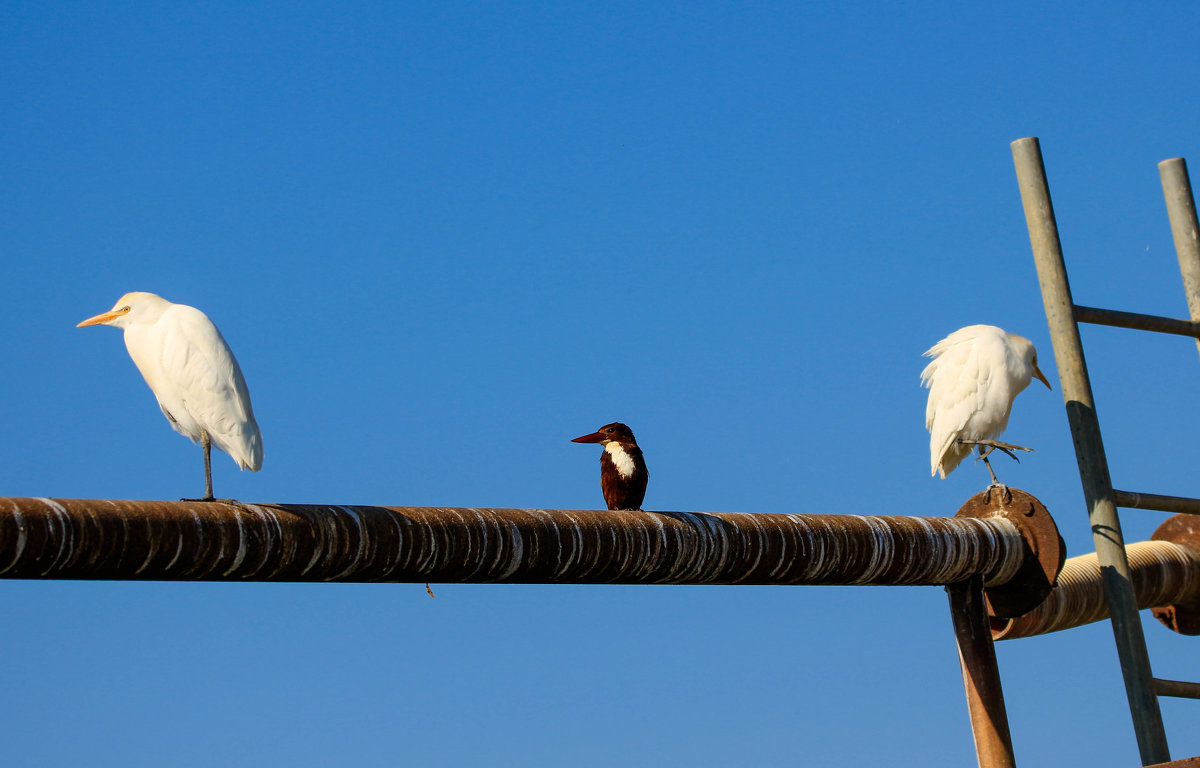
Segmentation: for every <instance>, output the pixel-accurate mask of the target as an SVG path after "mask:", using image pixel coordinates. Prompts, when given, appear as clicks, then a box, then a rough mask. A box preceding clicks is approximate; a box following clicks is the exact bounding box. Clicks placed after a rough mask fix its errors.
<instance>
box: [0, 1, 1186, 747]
mask: <svg viewBox="0 0 1200 768" xmlns="http://www.w3.org/2000/svg"><path fill="white" fill-rule="evenodd" d="M1198 16H1200V11H1198V10H1197V8H1196V7H1195V5H1194V4H1192V3H1184V2H1167V3H1156V4H1152V5H1150V6H1148V5H1146V4H1133V3H1128V4H1125V3H1106V2H1101V3H1087V4H1082V3H1070V4H1046V3H1024V2H1022V3H1007V4H1003V5H1002V6H1001V5H999V4H992V5H990V6H988V7H979V8H973V9H972V8H968V7H967V6H959V7H954V8H951V7H949V6H945V5H942V4H931V3H905V4H900V3H895V4H892V3H887V4H885V3H878V4H876V3H854V2H842V3H829V4H811V3H797V2H790V3H755V4H743V3H710V2H696V3H686V4H685V3H678V4H676V3H660V2H636V3H626V2H613V3H574V2H556V3H544V4H530V3H377V4H376V3H358V2H338V3H313V2H289V3H261V4H254V5H249V6H248V5H247V4H245V3H226V4H223V3H212V4H204V5H200V6H190V7H189V6H184V5H182V4H175V3H168V4H164V3H121V4H111V3H110V4H75V3H72V4H64V3H26V2H19V3H17V2H4V3H2V4H0V115H2V117H0V147H2V149H0V178H3V184H0V224H2V226H0V259H2V260H3V275H4V278H5V280H4V283H5V288H6V291H5V295H6V299H7V301H8V302H9V303H8V309H7V311H6V312H5V316H6V317H7V320H8V323H7V327H8V332H7V333H4V334H0V359H3V361H4V364H5V374H6V375H5V376H4V388H5V391H4V397H3V403H4V404H5V405H4V407H3V416H4V423H5V426H6V432H7V439H5V440H4V441H2V442H0V467H2V469H0V477H2V478H3V488H2V489H0V495H6V496H56V497H69V498H75V497H82V498H133V499H173V498H178V497H180V496H194V495H197V494H199V493H200V491H201V489H202V480H203V477H202V472H201V461H200V452H199V450H198V449H197V448H195V447H194V446H192V445H191V444H189V443H188V442H187V441H186V440H184V439H183V438H181V437H180V436H178V435H176V434H174V433H173V432H172V431H171V430H170V429H169V428H168V426H167V424H166V422H165V421H164V420H163V418H162V416H161V414H160V413H159V412H158V409H157V408H156V407H155V405H154V401H153V398H152V397H151V395H150V392H149V390H148V389H147V388H146V386H145V385H144V384H143V382H142V380H141V378H140V377H139V376H138V374H137V371H136V370H135V368H134V367H133V364H132V363H131V362H130V360H129V359H128V356H127V355H126V353H125V350H124V347H123V345H122V343H121V338H120V333H119V332H117V331H114V330H112V329H108V328H98V329H97V328H89V329H79V330H77V329H76V328H75V327H74V326H75V324H76V323H77V322H78V321H80V320H82V319H84V318H86V317H89V316H91V315H94V314H96V313H98V312H101V311H103V310H106V309H108V308H109V307H111V306H112V304H113V302H114V301H115V300H116V299H117V297H119V296H120V295H121V294H123V293H125V292H126V291H131V290H147V291H153V292H156V293H159V294H161V295H163V296H165V297H166V298H168V299H171V300H173V301H177V302H182V303H187V304H193V305H195V306H198V307H200V308H201V309H203V310H204V311H205V312H207V313H208V314H209V315H210V317H212V318H213V319H214V321H216V323H217V324H218V325H219V326H220V328H221V329H222V331H223V333H224V335H225V337H226V338H227V339H228V340H229V342H230V344H231V345H232V347H233V349H234V351H235V353H236V354H237V356H238V358H239V360H240V361H241V365H242V368H243V370H244V371H245V374H246V378H247V380H248V381H249V385H250V390H251V393H252V395H253V402H254V408H255V412H256V414H257V416H258V420H259V423H260V425H261V427H262V430H263V433H264V438H265V446H266V460H265V464H264V467H263V470H262V471H261V472H260V473H258V474H250V473H240V472H238V471H237V470H236V468H235V466H234V465H233V463H232V462H231V461H230V460H229V458H228V457H227V456H225V455H224V454H220V455H214V473H215V478H214V481H215V484H216V490H217V493H218V495H225V496H234V497H237V498H241V499H244V500H247V501H264V502H297V503H303V502H312V503H359V504H385V505H438V506H468V505H470V506H496V507H546V508H560V507H562V508H595V507H597V506H599V505H600V503H601V499H600V491H599V483H598V477H597V476H598V469H597V464H598V458H597V456H598V450H597V449H596V447H595V446H580V445H573V444H571V443H570V442H568V441H569V439H570V438H572V437H575V436H577V435H580V434H583V433H586V432H590V431H592V430H594V429H595V428H596V427H598V426H600V425H601V424H604V423H606V422H609V421H613V420H621V421H625V422H627V423H628V424H630V425H631V426H632V427H633V429H634V431H635V432H636V434H637V436H638V438H639V441H640V442H641V444H642V446H643V448H644V450H645V452H646V455H647V458H648V461H649V465H650V471H651V482H650V489H649V492H648V494H647V497H646V508H647V509H670V510H693V511H726V512H812V513H848V514H858V513H883V514H914V515H952V514H953V513H954V512H955V511H956V510H957V509H958V507H959V506H960V505H961V504H962V502H963V501H965V500H966V499H967V498H968V497H969V496H971V495H972V494H973V493H975V492H977V491H978V490H980V489H981V488H982V487H983V486H984V485H985V483H986V472H985V471H984V470H983V468H982V467H971V466H964V467H962V468H961V469H959V470H958V471H957V472H955V473H954V474H953V475H951V476H950V478H948V479H947V480H944V481H943V480H936V479H931V478H930V477H929V469H928V467H929V456H928V438H927V434H926V432H925V430H924V429H923V419H924V395H925V392H924V390H922V389H920V388H919V385H918V374H919V372H920V370H921V368H922V366H923V365H924V362H925V361H924V360H923V359H922V358H921V357H920V354H921V352H922V351H924V350H925V349H927V348H928V347H929V346H931V345H932V344H933V343H934V342H935V341H937V340H938V339H939V338H941V337H942V336H944V335H945V334H947V333H948V332H950V331H952V330H954V329H955V328H958V327H960V326H962V325H967V324H970V323H978V322H987V323H994V324H997V325H1001V326H1003V327H1005V328H1007V329H1009V330H1012V331H1016V332H1020V333H1022V334H1024V335H1026V336H1029V337H1030V338H1031V339H1033V341H1034V342H1035V343H1036V344H1037V345H1038V346H1039V348H1040V349H1041V350H1042V360H1043V368H1044V369H1045V370H1046V371H1047V374H1048V375H1049V376H1050V379H1051V382H1052V383H1053V384H1054V385H1055V391H1054V392H1047V391H1046V390H1045V389H1044V388H1042V387H1040V385H1036V384H1035V386H1034V387H1032V388H1031V389H1029V390H1028V391H1027V392H1026V393H1025V394H1024V395H1022V396H1021V398H1020V399H1019V400H1018V402H1017V408H1016V410H1015V413H1014V416H1013V419H1012V422H1011V424H1010V428H1009V432H1008V433H1007V436H1008V438H1009V439H1011V440H1012V441H1013V442H1018V443H1020V444H1023V445H1029V446H1032V447H1035V448H1036V449H1037V451H1038V452H1037V453H1036V454H1032V455H1030V456H1029V457H1027V458H1025V459H1023V461H1022V463H1021V464H1020V465H1013V464H1012V463H1011V462H1008V461H1007V460H1004V459H1001V460H1000V461H999V462H997V471H998V472H999V473H1000V476H1001V478H1002V479H1004V480H1006V481H1008V482H1009V483H1010V484H1012V485H1014V486H1016V487H1020V488H1024V489H1026V490H1028V491H1030V492H1032V493H1034V494H1035V495H1037V496H1039V497H1040V498H1041V499H1042V500H1043V501H1044V502H1045V503H1046V505H1047V506H1048V507H1049V508H1050V510H1051V512H1052V513H1053V514H1054V515H1055V517H1056V519H1057V520H1058V521H1059V524H1060V527H1061V528H1062V531H1063V534H1064V536H1065V538H1066V540H1067V544H1068V551H1069V554H1070V555H1077V554H1082V553H1085V552H1090V551H1092V549H1093V547H1092V543H1091V537H1090V534H1089V531H1088V526H1087V521H1086V515H1085V510H1084V506H1083V500H1082V493H1081V491H1080V486H1079V481H1078V477H1077V475H1076V468H1075V458H1074V454H1073V451H1072V447H1071V441H1070V437H1069V433H1068V429H1067V422H1066V415H1065V411H1064V409H1063V405H1062V399H1061V393H1060V391H1059V390H1058V378H1057V375H1056V374H1055V370H1054V364H1053V362H1052V359H1053V355H1052V352H1051V350H1050V345H1049V339H1048V336H1047V332H1046V323H1045V318H1044V315H1043V313H1042V305H1041V298H1040V296H1039V294H1038V289H1037V282H1036V277H1035V274H1034V267H1033V262H1032V258H1031V255H1030V248H1029V240H1028V236H1027V233H1026V229H1025V222H1024V217H1023V214H1022V211H1021V204H1020V199H1019V195H1018V191H1017V185H1016V181H1015V177H1014V174H1013V168H1012V160H1011V155H1010V150H1009V142H1011V141H1012V140H1014V139H1018V138H1021V137H1024V136H1031V135H1033V136H1038V137H1040V138H1041V140H1042V147H1043V151H1044V153H1045V156H1046V162H1047V167H1048V172H1049V176H1050V183H1051V190H1052V193H1053V195H1054V202H1055V205H1056V207H1057V213H1058V217H1059V225H1060V230H1061V233H1062V236H1063V241H1064V249H1065V252H1066V256H1067V261H1068V267H1069V269H1070V271H1071V279H1072V286H1073V288H1074V290H1075V296H1076V299H1077V300H1078V301H1079V302H1080V303H1084V304H1092V305H1098V306H1109V307H1113V308H1117V309H1125V310H1130V311H1141V312H1154V313H1161V314H1167V315H1171V316H1185V315H1186V313H1187V309H1186V304H1185V300H1184V295H1183V291H1182V287H1181V285H1180V281H1179V275H1178V269H1177V266H1176V262H1175V255H1174V250H1173V246H1172V243H1171V237H1170V230H1169V228H1168V224H1167V217H1166V213H1165V209H1164V207H1163V202H1162V193H1161V188H1160V185H1159V179H1158V173H1157V169H1156V167H1155V164H1156V163H1157V162H1158V161H1160V160H1162V159H1165V158H1168V157H1175V156H1184V157H1188V158H1189V159H1190V160H1191V161H1192V163H1193V169H1194V170H1193V176H1194V177H1196V176H1197V174H1198V173H1200V170H1196V169H1200V132H1198V128H1200V93H1198V90H1197V72H1198V71H1200V47H1198V46H1197V45H1196V38H1195V32H1196V30H1197V28H1198V25H1197V22H1198V21H1200V19H1198ZM1084 341H1085V345H1086V348H1087V352H1088V355H1089V362H1090V363H1091V364H1092V375H1093V384H1094V387H1095V390H1096V400H1097V407H1098V413H1099V416H1100V419H1101V425H1102V428H1103V429H1104V435H1105V439H1106V443H1107V446H1108V448H1109V457H1110V463H1111V466H1112V472H1113V479H1114V483H1115V484H1116V485H1118V486H1119V487H1124V488H1128V489H1130V490H1139V491H1151V492H1159V493H1174V494H1180V495H1198V494H1200V489H1198V488H1197V487H1196V482H1195V477H1196V473H1195V466H1194V455H1193V454H1194V451H1193V450H1192V446H1193V445H1194V444H1195V434H1196V425H1197V424H1198V423H1200V412H1198V411H1200V406H1198V405H1197V400H1196V398H1195V396H1194V391H1195V386H1196V381H1197V379H1196V376H1197V373H1200V367H1198V364H1200V359H1198V358H1197V352H1196V346H1195V344H1194V343H1193V342H1191V341H1190V340H1188V339H1182V338H1155V337H1150V338H1147V337H1146V336H1145V335H1140V334H1135V333H1134V332H1131V331H1122V330H1116V329H1096V328H1090V329H1085V331H1084ZM1162 518H1163V516H1161V515H1158V514H1156V513H1143V512H1126V513H1125V514H1124V520H1125V531H1126V534H1127V537H1128V538H1129V539H1130V540H1140V539H1143V538H1146V537H1148V536H1149V534H1150V532H1151V531H1152V530H1153V529H1154V527H1155V526H1156V525H1157V524H1158V523H1159V522H1160V521H1161V519H1162ZM436 591H437V598H436V599H433V600H431V599H429V597H427V596H426V595H425V591H424V589H423V588H422V587H421V585H419V584H418V585H403V584H402V585H271V584H245V585H242V584H176V583H145V584H140V583H135V584H130V583H38V582H10V581H5V582H0V608H2V609H3V612H4V614H5V616H6V620H5V622H4V625H5V627H6V631H4V632H0V659H3V661H2V662H0V689H3V690H4V691H5V693H6V695H5V696H3V697H2V698H0V735H2V736H3V739H2V740H0V757H2V759H3V762H4V764H5V765H8V766H47V765H89V766H123V767H124V766H160V765H170V766H184V767H187V766H211V765H226V766H259V765H289V766H328V765H360V766H385V765H386V766H391V765H414V766H416V765H497V766H562V765H575V766H612V765H632V766H659V765H668V766H671V765H687V766H729V765H756V766H777V765H778V766H782V765H863V764H881V765H917V764H920V765H927V766H952V765H953V766H960V765H969V764H973V761H974V750H973V746H972V742H971V735H970V729H969V726H968V721H967V713H966V707H965V704H964V700H963V694H962V686H961V680H960V677H959V669H958V662H957V658H956V654H955V650H954V643H953V637H952V632H951V629H950V622H949V616H948V611H947V608H946V598H945V595H944V592H943V591H942V590H941V589H940V588H817V587H811V588H810V587H802V588H768V587H736V588H734V587H714V588H699V587H572V586H520V585H518V586H485V585H437V586H436ZM1147 636H1148V641H1149V643H1150V648H1151V653H1152V659H1153V661H1154V663H1155V672H1156V674H1158V675H1159V676H1162V677H1168V678H1176V679H1193V680H1195V679H1200V664H1198V663H1197V661H1196V659H1197V655H1196V650H1197V645H1196V642H1197V641H1195V640H1194V639H1191V638H1181V637H1177V636H1175V635H1173V634H1171V633H1170V632H1168V631H1167V630H1166V629H1164V628H1162V627H1160V626H1158V625H1157V623H1156V622H1154V621H1153V620H1152V619H1148V623H1147ZM998 652H999V657H1000V664H1001V669H1002V674H1003V680H1004V685H1005V694H1006V697H1007V701H1008V707H1009V717H1010V719H1011V721H1012V730H1013V738H1014V741H1015V744H1016V751H1017V759H1018V764H1020V765H1022V766H1040V765H1046V766H1049V765H1061V764H1067V763H1072V764H1080V765H1082V764H1087V765H1094V766H1129V765H1135V764H1137V750H1136V746H1135V742H1134V737H1133V731H1132V727H1131V726H1130V723H1129V715H1128V710H1127V709H1126V705H1125V699H1124V692H1123V689H1122V687H1121V682H1120V676H1119V670H1118V665H1117V659H1116V653H1115V650H1114V645H1113V640H1112V635H1111V631H1110V629H1109V627H1108V625H1107V624H1100V625H1095V626H1092V627H1089V628H1084V629H1079V630H1075V631H1072V632H1069V633H1060V634H1058V635H1054V636H1047V637H1042V638H1036V639H1031V640H1022V641H1015V642H1007V643H1003V644H1001V645H1000V646H999V647H998ZM1163 706H1164V712H1165V715H1166V718H1167V727H1168V735H1169V737H1170V740H1171V745H1172V753H1173V756H1175V757H1185V756H1190V755H1196V754H1200V729H1197V728H1196V727H1195V722H1196V718H1197V716H1200V709H1198V707H1200V704H1196V703H1193V702H1186V701H1176V700H1164V705H1163Z"/></svg>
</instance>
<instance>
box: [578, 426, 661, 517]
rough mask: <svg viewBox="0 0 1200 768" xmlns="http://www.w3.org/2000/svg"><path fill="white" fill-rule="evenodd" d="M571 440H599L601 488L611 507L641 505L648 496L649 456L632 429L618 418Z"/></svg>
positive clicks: (634, 506)
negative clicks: (647, 465) (600, 448)
mask: <svg viewBox="0 0 1200 768" xmlns="http://www.w3.org/2000/svg"><path fill="white" fill-rule="evenodd" d="M571 442H572V443H600V444H601V445H603V446H604V453H602V454H600V489H601V490H602V491H604V503H606V504H608V508H609V509H641V508H642V499H644V498H646V481H647V480H648V479H649V478H650V473H649V472H647V471H646V460H645V459H644V458H642V449H641V448H638V444H637V440H635V439H634V437H633V430H631V429H630V428H629V427H627V426H625V425H624V424H622V423H621V422H619V421H614V422H613V423H612V424H606V425H604V426H603V427H600V430H599V431H597V432H593V433H592V434H590V435H584V436H583V437H577V438H575V439H574V440H572V441H571Z"/></svg>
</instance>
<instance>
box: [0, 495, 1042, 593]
mask: <svg viewBox="0 0 1200 768" xmlns="http://www.w3.org/2000/svg"><path fill="white" fill-rule="evenodd" d="M1028 550H1029V547H1028V545H1027V543H1026V541H1025V539H1024V538H1023V537H1022V534H1021V532H1020V531H1019V530H1018V527H1017V526H1016V525H1014V523H1012V522H1011V521H1009V520H1008V519H1006V518H1003V517H996V518H987V519H975V518H951V517H883V516H868V515H788V514H737V513H713V514H708V513H704V514H701V513H690V512H613V511H598V510H590V511H587V510H543V509H473V508H471V509H464V508H431V507H350V506H304V505H290V504H288V505H285V504H238V505H236V506H235V505H230V504H222V503H203V502H158V501H89V500H66V499H58V500H52V499H28V498H0V577H4V578H42V579H146V580H169V581H191V580H214V581H350V582H380V581H392V582H416V583H421V582H525V583H621V584H880V585H884V584H891V585H901V584H913V585H917V584H926V585H934V584H936V585H945V584H952V583H955V582H958V581H962V580H963V579H966V578H969V577H970V576H972V575H975V574H981V575H983V576H984V578H985V579H986V581H987V583H988V584H989V585H993V584H1003V583H1005V582H1006V581H1008V580H1010V579H1012V577H1013V575H1014V574H1016V573H1017V572H1018V570H1020V568H1021V566H1022V564H1023V563H1025V561H1026V560H1027V559H1028V558H1029V557H1031V555H1030V554H1029V552H1028Z"/></svg>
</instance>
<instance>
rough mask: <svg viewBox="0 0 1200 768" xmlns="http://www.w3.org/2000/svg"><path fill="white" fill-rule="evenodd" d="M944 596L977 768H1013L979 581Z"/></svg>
mask: <svg viewBox="0 0 1200 768" xmlns="http://www.w3.org/2000/svg"><path fill="white" fill-rule="evenodd" d="M946 594H947V595H949V597H950V618H951V620H952V621H953V622H954V639H955V641H957V643H958V661H959V664H960V665H962V674H963V688H964V689H966V693H967V710H968V711H969V712H970V714H971V733H972V734H973V735H974V737H975V755H976V757H977V758H978V760H979V768H1016V765H1017V763H1016V758H1014V757H1013V746H1012V736H1011V735H1010V734H1009V732H1008V712H1006V711H1005V709H1004V691H1003V690H1001V688H1000V669H999V667H998V666H997V664H996V646H995V645H993V644H992V629H991V626H990V625H989V624H988V612H987V602H986V601H985V599H984V597H983V577H982V576H972V577H971V578H970V579H967V580H966V581H960V582H959V583H957V584H951V585H949V586H948V587H946Z"/></svg>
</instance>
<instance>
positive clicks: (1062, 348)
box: [1012, 138, 1171, 765]
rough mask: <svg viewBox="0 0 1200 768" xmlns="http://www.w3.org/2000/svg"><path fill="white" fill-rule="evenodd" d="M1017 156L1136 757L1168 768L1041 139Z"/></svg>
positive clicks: (1016, 147) (1015, 147) (1020, 145)
mask: <svg viewBox="0 0 1200 768" xmlns="http://www.w3.org/2000/svg"><path fill="white" fill-rule="evenodd" d="M1012 153H1013V163H1014V164H1015V166H1016V171H1017V182H1018V183H1019V185H1020V187H1021V202H1022V204H1023V205H1024V207H1025V222H1026V224H1027V225H1028V226H1029V240H1030V242H1031V244H1032V245H1033V256H1034V261H1035V262H1036V263H1037V273H1038V283H1039V284H1040V285H1041V289H1042V301H1043V302H1044V304H1045V307H1046V322H1047V324H1048V325H1049V327H1050V338H1051V340H1052V341H1053V344H1054V357H1055V360H1056V361H1057V362H1058V379H1059V383H1060V384H1061V386H1062V393H1063V400H1064V401H1065V402H1066V405H1067V420H1068V421H1069V422H1070V425H1071V437H1072V439H1073V440H1074V443H1075V458H1076V461H1077V462H1078V464H1079V478H1080V480H1081V482H1082V483H1083V496H1084V499H1085V500H1086V501H1087V505H1088V514H1089V520H1090V521H1091V525H1092V537H1093V539H1094V540H1095V542H1096V554H1097V555H1098V557H1099V560H1100V573H1101V576H1102V578H1103V583H1104V594H1105V596H1106V598H1107V599H1108V605H1109V610H1110V615H1111V618H1112V626H1113V635H1114V636H1115V638H1116V643H1117V655H1118V656H1119V658H1120V660H1121V674H1122V675H1123V676H1124V678H1125V693H1126V695H1127V696H1128V697H1129V711H1130V714H1131V715H1132V716H1133V727H1134V731H1135V733H1136V734H1137V741H1138V750H1139V752H1140V754H1141V759H1142V764H1143V765H1152V764H1154V763H1165V762H1167V761H1168V760H1170V759H1171V758H1170V754H1169V752H1168V751H1167V737H1166V733H1165V732H1164V731H1163V724H1162V714H1161V713H1160V712H1159V708H1158V698H1157V697H1156V696H1155V694H1154V687H1153V678H1152V676H1151V674H1150V656H1149V654H1148V653H1147V651H1146V638H1145V636H1144V635H1143V634H1142V624H1141V621H1140V620H1139V619H1138V614H1137V603H1136V602H1135V600H1134V595H1133V583H1132V581H1131V580H1130V577H1129V561H1128V560H1127V559H1126V556H1125V539H1124V537H1123V536H1122V534H1121V523H1120V520H1119V519H1118V518H1117V508H1116V505H1115V504H1114V503H1113V492H1112V481H1111V479H1110V478H1109V474H1108V461H1107V459H1106V458H1105V455H1104V444H1103V442H1102V441H1101V439H1100V422H1099V421H1098V420H1097V418H1096V407H1095V403H1094V402H1093V400H1092V385H1091V382H1090V381H1089V380H1088V373H1087V364H1086V363H1085V362H1084V359H1083V344H1082V343H1081V342H1080V339H1079V326H1078V325H1077V324H1076V322H1075V314H1074V306H1075V305H1074V302H1073V301H1072V299H1071V287H1070V285H1069V284H1068V283H1067V267H1066V264H1065V262H1064V261H1063V255H1062V244H1061V243H1060V242H1059V239H1058V224H1057V222H1056V221H1055V219H1054V208H1053V206H1052V205H1051V202H1050V188H1049V186H1048V184H1047V182H1046V168H1045V166H1044V165H1043V164H1042V151H1041V148H1040V146H1039V145H1038V140H1037V139H1036V138H1025V139H1018V140H1016V141H1014V142H1013V143H1012Z"/></svg>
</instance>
